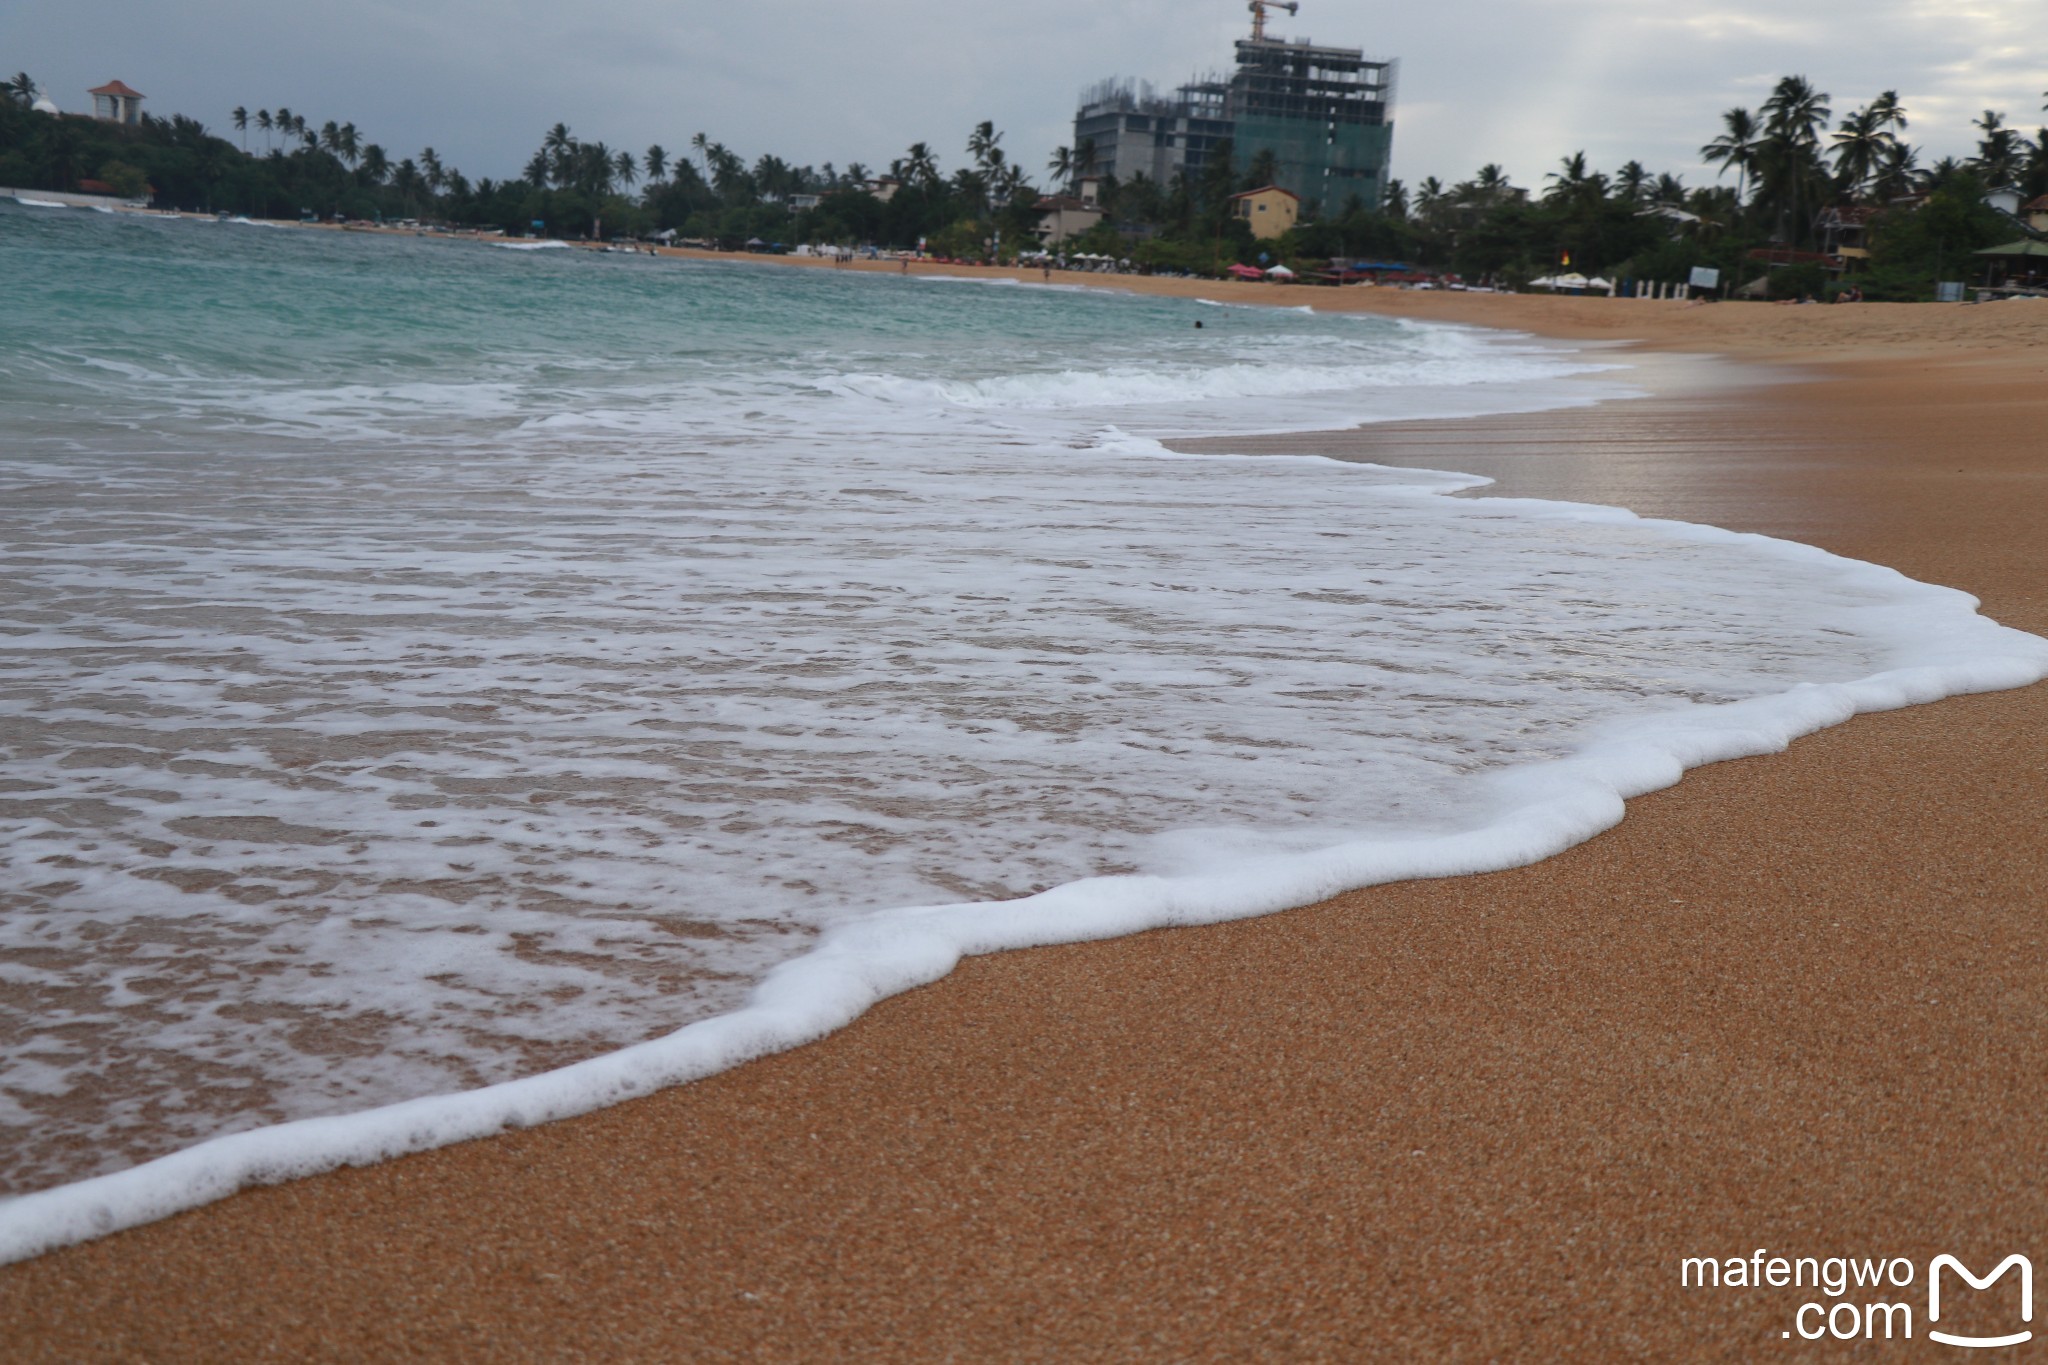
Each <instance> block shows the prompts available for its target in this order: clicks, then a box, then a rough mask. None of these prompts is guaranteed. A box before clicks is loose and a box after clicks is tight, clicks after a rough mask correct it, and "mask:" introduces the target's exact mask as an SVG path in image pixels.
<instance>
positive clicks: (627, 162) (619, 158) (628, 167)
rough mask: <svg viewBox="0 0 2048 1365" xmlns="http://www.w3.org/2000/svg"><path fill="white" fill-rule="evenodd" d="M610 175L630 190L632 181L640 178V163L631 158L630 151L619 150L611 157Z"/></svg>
mask: <svg viewBox="0 0 2048 1365" xmlns="http://www.w3.org/2000/svg"><path fill="white" fill-rule="evenodd" d="M612 176H613V178H614V179H616V180H617V181H618V182H619V184H620V185H621V186H623V187H625V188H626V189H629V190H630V189H632V188H633V182H634V181H636V180H638V179H639V178H640V163H639V162H637V161H635V160H634V159H633V154H632V153H631V152H620V153H618V154H617V155H615V156H614V157H612Z"/></svg>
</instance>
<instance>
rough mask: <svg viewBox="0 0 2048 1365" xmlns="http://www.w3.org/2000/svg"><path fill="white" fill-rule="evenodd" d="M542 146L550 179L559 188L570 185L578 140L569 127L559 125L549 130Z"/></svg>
mask: <svg viewBox="0 0 2048 1365" xmlns="http://www.w3.org/2000/svg"><path fill="white" fill-rule="evenodd" d="M540 145H541V150H542V151H543V152H545V153H546V155H547V159H548V178H549V179H551V180H553V181H554V182H555V184H556V185H558V186H559V185H566V184H568V182H569V172H570V163H571V159H572V157H573V155H574V153H575V150H576V138H575V135H574V134H572V133H570V131H569V125H568V124H566V123H557V124H556V125H555V126H554V127H552V128H550V129H548V134H547V136H546V137H545V138H542V139H541V144H540Z"/></svg>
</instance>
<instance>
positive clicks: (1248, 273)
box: [1226, 265, 1266, 280]
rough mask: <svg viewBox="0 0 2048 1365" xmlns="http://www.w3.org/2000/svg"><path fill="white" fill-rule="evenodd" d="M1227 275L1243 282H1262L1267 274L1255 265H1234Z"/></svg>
mask: <svg viewBox="0 0 2048 1365" xmlns="http://www.w3.org/2000/svg"><path fill="white" fill-rule="evenodd" d="M1226 273H1228V274H1231V275H1235V276H1237V278H1239V279H1241V280H1262V279H1264V278H1265V277H1266V276H1265V273H1264V272H1263V271H1261V270H1260V269H1259V268H1258V267H1257V266H1255V265H1234V266H1232V267H1230V269H1229V271H1227V272H1226Z"/></svg>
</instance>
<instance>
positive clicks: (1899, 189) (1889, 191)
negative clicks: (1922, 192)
mask: <svg viewBox="0 0 2048 1365" xmlns="http://www.w3.org/2000/svg"><path fill="white" fill-rule="evenodd" d="M1926 178H1927V173H1926V172H1925V171H1923V170H1921V169H1920V153H1919V151H1918V150H1917V149H1916V148H1913V147H1909V146H1907V145H1906V144H1905V143H1903V142H1896V143H1893V144H1892V145H1891V146H1890V147H1889V148H1887V149H1886V150H1885V154H1884V160H1883V162H1882V163H1880V164H1879V166H1878V167H1877V170H1876V173H1875V174H1874V175H1873V176H1872V177H1871V181H1870V197H1871V198H1872V199H1874V200H1885V199H1900V198H1903V197H1905V196H1906V195H1909V194H1913V193H1916V192H1917V191H1918V190H1919V189H1920V187H1921V186H1922V184H1924V183H1925V181H1926Z"/></svg>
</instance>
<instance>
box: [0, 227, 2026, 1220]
mask: <svg viewBox="0 0 2048 1365" xmlns="http://www.w3.org/2000/svg"><path fill="white" fill-rule="evenodd" d="M1198 320H1199V321H1202V322H1204V323H1205V324H1206V325H1205V326H1203V327H1202V328H1200V329H1197V328H1196V327H1195V326H1194V324H1195V322H1196V321H1198ZM1600 369H1601V367H1600V366H1598V365H1594V364H1590V363H1588V362H1587V361H1586V360H1585V359H1584V358H1583V357H1579V356H1575V355H1573V354H1571V353H1569V352H1563V351H1558V350H1555V349H1551V348H1546V347H1542V346H1539V345H1536V344H1534V343H1532V342H1530V341H1528V340H1527V339H1520V338H1514V337H1504V336H1495V335H1489V334H1482V333H1477V332H1471V331H1461V330H1454V329H1434V328H1422V327H1414V326H1407V325H1402V324H1397V323H1392V322H1386V321H1382V320H1375V319H1366V318H1357V317H1326V316H1318V315H1314V314H1308V313H1300V312H1283V311H1277V310H1253V309H1240V308H1224V307H1218V306H1214V305H1205V304H1201V303H1196V302H1190V301H1174V300H1157V299H1146V298H1136V297H1126V296H1121V295H1115V294H1108V293H1100V292H1093V291H1086V290H1069V289H1043V288H1036V287H1017V286H998V285H994V284H990V283H987V282H982V281H970V280H921V279H903V278H899V277H896V276H892V275H880V276H874V275H863V274H858V273H853V272H837V271H833V270H829V269H817V270H794V269H789V268H782V267H770V266H735V265H720V264H705V263H685V262H678V261H673V260H660V261H657V260H654V259H652V258H647V257H637V256H616V255H604V254H591V253H585V252H572V251H566V250H550V251H514V250H507V249H504V248H499V247H494V246H490V245H486V244H480V243H475V242H457V241H435V240H415V239H391V238H367V237H359V236H352V235H346V234H335V233H322V232H307V231H300V230H291V229H271V228H264V227H259V226H255V225H244V224H235V223H216V222H192V221H167V220H162V219H151V218H132V217H122V216H114V215H101V214H94V213H91V212H84V211H70V210H46V209H35V208H27V207H19V206H16V205H13V204H9V203H5V202H0V563H4V564H5V566H6V573H5V575H4V576H0V1195H5V1194H23V1193H25V1192H28V1191H34V1190H42V1189H49V1188H51V1187H56V1186H60V1185H64V1184H65V1182H71V1181H79V1180H81V1179H83V1178H84V1177H90V1176H100V1175H109V1176H110V1179H111V1181H112V1183H111V1184H108V1183H105V1182H92V1183H87V1184H80V1185H75V1186H70V1187H68V1189H59V1190H55V1191H54V1193H52V1194H50V1195H48V1196H39V1197H38V1198H37V1199H26V1200H16V1201H15V1202H14V1203H12V1204H0V1255H9V1254H18V1249H19V1248H21V1247H27V1246H30V1245H32V1244H47V1242H48V1240H50V1239H52V1238H54V1239H57V1240H62V1239H63V1238H64V1237H68V1236H73V1235H78V1233H79V1230H80V1229H83V1228H87V1227H97V1226H108V1225H111V1224H115V1223H120V1222H122V1221H123V1220H126V1221H133V1220H134V1219H136V1218H138V1217H143V1216H148V1212H149V1211H151V1210H154V1211H158V1212H161V1211H164V1210H166V1209H168V1208H172V1207H177V1206H180V1204H181V1203H190V1202H192V1201H193V1200H196V1199H200V1198H204V1197H208V1195H209V1192H211V1193H219V1192H221V1191H222V1190H224V1189H230V1188H233V1186H234V1185H235V1184H236V1183H238V1182H239V1181H241V1180H244V1179H247V1178H249V1173H250V1172H253V1171H259V1170H260V1171H263V1172H267V1173H271V1174H275V1173H278V1172H281V1171H287V1170H294V1169H312V1168H316V1167H318V1166H319V1165H321V1164H323V1163H326V1164H332V1163H333V1162H334V1161H337V1160H348V1159H364V1158H365V1156H366V1154H382V1153H389V1152H391V1151H396V1150H401V1149H404V1148H406V1147H408V1146H419V1145H424V1144H427V1143H431V1142H436V1141H444V1140H450V1139H451V1138H453V1137H456V1136H462V1135H465V1134H469V1133H475V1132H482V1131H489V1130H490V1129H491V1128H492V1127H493V1126H495V1125H498V1124H502V1123H504V1122H512V1121H531V1120H532V1119H534V1118H537V1117H544V1116H546V1115H549V1114H556V1113H566V1112H572V1111H574V1110H576V1109H578V1108H589V1107H591V1106H593V1105H595V1104H598V1103H602V1102H605V1101H607V1100H609V1099H613V1098H617V1097H618V1096H620V1095H623V1094H628V1093H635V1092H637V1091H640V1090H644V1089H646V1088H647V1087H648V1086H650V1085H653V1084H659V1083H663V1082H666V1081H673V1080H676V1079H681V1078H686V1077H688V1076H692V1075H700V1074H703V1073H704V1072H705V1071H707V1070H711V1069H716V1068H717V1067H718V1066H721V1065H729V1064H731V1063H732V1062H734V1061H736V1060H739V1059H741V1058H743V1057H745V1056H749V1055H755V1054H758V1053H759V1052H760V1051H763V1050H766V1049H768V1048H771V1047H775V1046H787V1045H790V1044H791V1043H793V1042H796V1041H800V1040H801V1039H802V1038H805V1037H810V1036H815V1035H816V1034H817V1033H818V1032H821V1031H823V1030H825V1029H828V1028H830V1027H833V1026H836V1024H838V1023H840V1022H843V1021H844V1019H846V1018H848V1017H851V1015H852V1014H855V1013H858V1011H859V1009H860V1008H863V1007H864V1006H865V1004H866V1003H868V1002H869V1001H871V1000H872V999H873V998H875V997H876V996H877V995H878V994H883V993H886V992H887V991H889V990H893V989H900V988H902V987H903V986H905V985H908V984H911V983H913V982H914V981H916V980H922V979H928V978H929V977H930V976H932V975H934V974H937V973H940V972H943V970H945V967H946V965H947V963H949V962H950V961H951V958H952V955H956V954H957V953H958V952H960V951H977V950H983V949H988V948H993V947H997V946H1003V945H1005V944H1012V943H1023V942H1047V941H1055V940H1059V939H1063V938H1066V939H1071V938H1076V937H1086V936H1099V935H1102V934H1108V933H1115V932H1127V931H1130V930H1132V929H1136V928H1142V927H1147V926H1149V925H1153V924H1159V923H1173V922H1186V921H1190V920H1197V919H1203V918H1216V917H1220V916H1226V915H1231V914H1247V913H1255V912H1260V911H1265V910H1272V909H1277V908H1281V907H1284V906H1286V905H1288V904H1299V903H1302V902H1303V901H1306V900H1308V899H1312V898H1314V897H1315V896H1317V895H1320V894H1323V893H1326V892H1328V891H1331V890H1335V889H1337V888H1338V887H1340V886H1350V885H1361V884H1366V883H1369V882H1371V881H1375V880H1384V879H1386V878H1387V877H1389V876H1396V875H1419V874H1425V873H1436V874H1443V873H1456V872H1461V871H1470V870H1476V869H1478V868H1482V867H1490V866H1501V865H1507V864H1510V863H1513V862H1517V861H1527V860H1528V859H1530V858H1534V857H1538V856H1542V855H1543V854H1544V853H1547V852H1549V851H1553V850H1554V849H1556V848H1558V847H1562V846H1565V845H1566V844H1569V843H1571V842H1574V841H1576V840H1578V839H1582V838H1585V837H1588V836H1589V835H1590V834H1592V833H1594V832H1596V831H1597V830H1598V829H1600V828H1602V827H1604V826H1605V824H1607V823H1611V821H1612V820H1613V819H1614V818H1617V817H1618V814H1619V799H1620V796H1621V795H1624V794H1627V793H1629V792H1632V791H1636V790H1642V789H1644V788H1646V787H1648V786H1654V785H1659V784H1661V783H1662V782H1665V781H1669V780H1672V779H1673V778H1674V777H1675V776H1676V773H1677V771H1678V770H1679V768H1680V767H1681V766H1683V765H1684V764H1688V763H1695V762H1700V761H1705V760H1707V759H1710V758H1714V757H1720V756H1725V755H1727V754H1731V753H1736V752H1754V751H1757V750H1759V749H1763V748H1769V747H1772V746H1773V745H1775V744H1778V743H1782V742H1783V740H1784V739H1785V737H1787V736H1788V735H1790V734H1795V733H1800V732H1802V731H1803V730H1805V729H1811V728H1814V727H1815V726H1817V725H1820V724H1824V723H1828V722H1830V721H1831V720H1837V719H1840V718H1842V717H1843V716H1845V715H1847V714H1849V713H1850V712H1851V711H1853V710H1855V709H1857V708H1858V707H1868V706H1873V705H1888V704H1900V703H1902V702H1904V701H1907V700H1917V699H1925V698H1928V697H1932V696H1937V695H1941V694H1943V693H1944V692H1948V691H1954V690H1959V689H1962V688H1966V687H1979V686H1992V685H2013V684H2014V683H2015V682H2017V681H2024V680H2026V679H2027V677H2028V676H2029V670H2035V671H2034V672H2033V673H2032V674H2031V676H2039V671H2038V670H2039V669H2041V668H2042V667H2043V666H2044V665H2043V664H2042V659H2043V657H2048V656H2044V655H2043V653H2042V652H2041V650H2040V648H2039V646H2040V642H2038V641H2032V640H2031V637H2020V636H2016V635H2014V634H2013V633H2012V632H2007V631H2001V630H1999V629H1998V628H1997V627H1995V626H1993V625H1991V624H1990V623H1988V622H1985V621H1983V620H1982V619H1981V618H1979V617H1977V616H1976V615H1975V614H1974V612H1973V611H1972V606H1973V604H1972V603H1970V602H1969V600H1968V599H1967V598H1963V597H1962V596H1961V595H1960V594H1955V593H1948V592H1946V591H1944V590H1941V589H1933V588H1926V587H1923V586H1921V585H1915V584H1910V583H1907V582H1906V581H1905V580H1903V579H1900V578H1899V577H1898V576H1897V575H1895V574H1892V573H1890V572H1889V571H1888V570H1882V569H1877V568H1873V567H1872V566H1867V565H1855V564H1851V563H1848V562H1846V561H1841V560H1836V559H1833V558H1831V557H1829V556H1826V555H1823V554H1821V553H1820V552H1818V551H1811V550H1807V549H1805V548H1803V547H1796V546H1785V545H1781V544H1776V543H1772V542H1762V541H1759V540H1757V539H1756V538H1754V537H1737V536H1732V535H1728V534H1726V533H1723V532H1716V531H1713V530H1711V529H1710V528H1687V527H1679V526H1673V525H1669V524H1655V523H1645V522H1641V521H1638V520H1636V519H1635V518H1633V517H1631V516H1629V515H1628V514H1626V513H1623V512H1618V511H1611V510H1601V509H1586V508H1570V507H1563V506H1552V505H1544V504H1529V503H1512V504H1510V503H1488V502H1486V501H1485V500H1469V499H1453V498H1448V497H1445V496H1443V495H1444V494H1445V493H1447V492H1450V491H1454V490H1457V489H1461V488H1466V487H1469V486H1471V484H1472V482H1473V481H1472V480H1469V479H1465V478H1463V477H1461V476H1457V475H1455V474H1432V473H1428V472H1421V471H1396V470H1383V469H1376V468H1373V467H1369V466H1344V465H1337V464H1333V463H1330V462H1327V461H1321V460H1308V459H1302V460H1294V459H1284V458H1281V459H1195V458H1189V457H1179V456H1174V455H1172V454H1170V453H1169V452H1168V451H1167V450H1166V449H1165V448H1164V447H1163V446H1162V445H1161V444H1160V443H1159V439H1158V438H1161V437H1165V436H1170V435H1174V434H1179V433H1206V434H1216V433H1229V432H1248V431H1270V430H1282V429H1319V428H1329V427H1335V426H1342V425H1348V424H1350V423H1353V422H1358V421H1369V420H1384V419H1389V418H1395V417H1413V416H1455V415H1459V414H1464V413H1472V412H1481V411H1520V410H1530V409H1534V408H1539V407H1543V406H1546V405H1553V404H1557V403H1560V402H1586V401H1592V399H1594V398H1596V397H1598V396H1601V395H1602V394H1619V393H1621V392H1624V391H1625V390H1624V388H1623V387H1622V386H1623V385H1624V384H1625V380H1626V376H1625V375H1621V376H1616V375H1607V374H1601V373H1598V371H1599V370H1600ZM635 1045H640V1046H638V1047H635ZM621 1048H632V1049H633V1050H631V1051H625V1052H621V1051H619V1049H621ZM553 1068H568V1069H566V1070H552V1071H551V1069H553ZM542 1073H549V1074H547V1075H543V1074H542ZM520 1078H534V1079H532V1080H521V1079H520ZM522 1086H524V1087H527V1088H525V1089H522V1088H521V1087H522ZM533 1087H539V1088H538V1089H534V1088H533ZM436 1097H448V1098H436ZM401 1102H409V1103H410V1104H411V1106H412V1107H410V1108H404V1109H402V1110H396V1109H380V1108H379V1106H390V1105H395V1104H400V1103H401ZM320 1116H355V1117H352V1118H349V1119H348V1120H347V1121H346V1122H342V1123H338V1124H335V1125H327V1126H316V1128H314V1129H308V1128H304V1127H293V1126H290V1124H291V1121H294V1120H303V1119H310V1118H316V1117H320ZM280 1124H284V1125H287V1126H284V1127H277V1126H275V1125H280ZM315 1133H317V1136H311V1135H309V1134H315ZM228 1135H238V1136H228ZM187 1148H190V1149H192V1150H190V1151H187V1152H185V1153H184V1154H183V1156H181V1157H179V1158H174V1159H173V1160H171V1161H170V1162H168V1163H166V1162H158V1163H156V1164H153V1165H141V1166H138V1163H141V1162H146V1161H149V1160H150V1159H151V1158H157V1157H162V1156H164V1155H165V1154H167V1153H172V1152H176V1151H179V1150H180V1149H187ZM181 1163H182V1164H181ZM131 1168H132V1169H131ZM117 1172H119V1173H123V1174H110V1173H117ZM108 1191H112V1192H111V1193H110V1192H108ZM52 1229H55V1230H54V1231H52ZM66 1229H68V1231H67V1230H66ZM38 1238H41V1239H43V1241H42V1242H38V1241H37V1239H38ZM9 1248H15V1249H16V1250H14V1251H10V1250H9Z"/></svg>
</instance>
